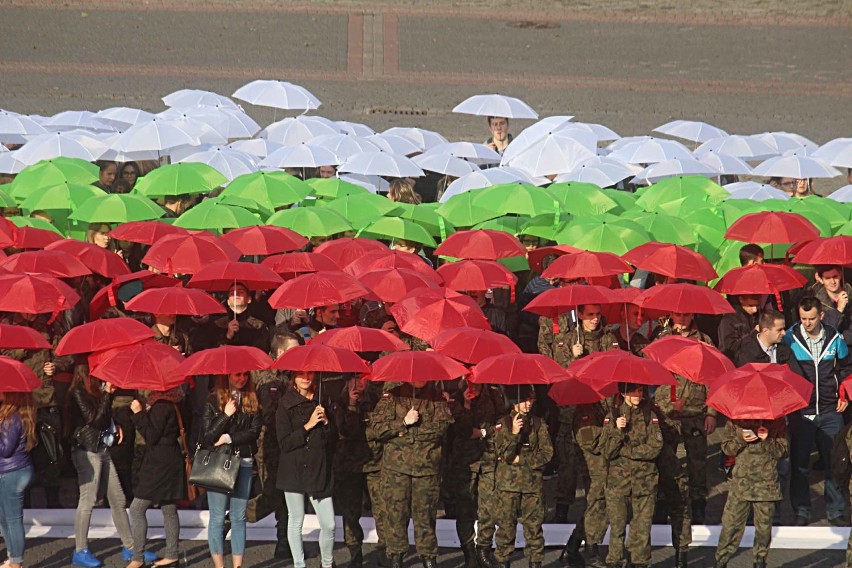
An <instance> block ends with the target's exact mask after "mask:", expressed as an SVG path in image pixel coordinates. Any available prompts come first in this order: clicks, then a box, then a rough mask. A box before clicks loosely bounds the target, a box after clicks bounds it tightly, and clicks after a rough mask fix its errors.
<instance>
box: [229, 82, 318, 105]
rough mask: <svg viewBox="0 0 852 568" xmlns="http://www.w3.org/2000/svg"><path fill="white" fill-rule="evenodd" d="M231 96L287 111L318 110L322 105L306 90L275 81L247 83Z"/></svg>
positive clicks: (291, 84) (298, 86)
mask: <svg viewBox="0 0 852 568" xmlns="http://www.w3.org/2000/svg"><path fill="white" fill-rule="evenodd" d="M231 96H232V97H234V98H235V99H240V100H241V101H245V102H247V103H250V104H253V105H257V106H265V107H272V108H280V109H285V110H304V111H308V110H316V109H318V108H319V107H320V105H321V104H322V103H321V102H320V100H319V99H318V98H316V97H315V96H314V95H313V93H311V92H310V91H309V90H307V89H306V88H304V87H302V86H300V85H295V84H293V83H288V82H287V81H276V80H273V79H257V80H255V81H251V82H249V83H246V84H245V85H243V86H242V87H240V88H239V89H237V90H236V91H234V94H233V95H231Z"/></svg>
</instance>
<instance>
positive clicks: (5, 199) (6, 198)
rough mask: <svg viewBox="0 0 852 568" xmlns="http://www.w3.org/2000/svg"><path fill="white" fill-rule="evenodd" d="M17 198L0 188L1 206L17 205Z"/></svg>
mask: <svg viewBox="0 0 852 568" xmlns="http://www.w3.org/2000/svg"><path fill="white" fill-rule="evenodd" d="M17 206H18V204H17V203H15V200H14V199H12V197H11V196H10V195H9V194H8V193H6V192H5V191H3V190H0V207H17Z"/></svg>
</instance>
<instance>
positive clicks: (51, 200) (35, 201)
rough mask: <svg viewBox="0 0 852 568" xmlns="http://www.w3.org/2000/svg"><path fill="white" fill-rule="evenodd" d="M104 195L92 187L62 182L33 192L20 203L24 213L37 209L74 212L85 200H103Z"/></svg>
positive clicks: (104, 193)
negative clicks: (99, 198)
mask: <svg viewBox="0 0 852 568" xmlns="http://www.w3.org/2000/svg"><path fill="white" fill-rule="evenodd" d="M106 195H107V194H106V192H104V191H102V190H100V189H98V188H97V187H95V186H92V185H80V184H74V183H68V182H63V183H61V184H58V185H51V186H48V187H40V188H38V189H35V190H33V191H32V192H31V193H30V194H29V195H28V196H27V198H26V199H24V200H23V201H22V202H21V209H23V210H25V211H35V210H38V209H45V210H48V211H54V210H65V211H74V210H76V209H77V208H78V207H80V206H81V205H82V204H83V203H85V202H86V201H87V200H89V199H92V198H95V197H101V198H103V197H106Z"/></svg>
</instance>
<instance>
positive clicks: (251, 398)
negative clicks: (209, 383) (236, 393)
mask: <svg viewBox="0 0 852 568" xmlns="http://www.w3.org/2000/svg"><path fill="white" fill-rule="evenodd" d="M242 393H243V395H242V400H241V401H240V409H241V410H243V411H244V412H245V413H246V414H256V413H257V412H258V411H259V410H260V403H258V402H257V391H256V390H255V388H254V377H252V374H251V373H249V374H248V380H247V381H246V386H244V387H243V388H242ZM216 396H217V397H218V398H219V410H221V411H222V412H224V411H225V405H226V404H228V401H229V400H230V399H231V385H230V383H229V382H228V375H219V376H218V377H216Z"/></svg>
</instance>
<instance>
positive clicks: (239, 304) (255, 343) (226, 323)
mask: <svg viewBox="0 0 852 568" xmlns="http://www.w3.org/2000/svg"><path fill="white" fill-rule="evenodd" d="M251 302H252V295H251V291H250V290H249V288H248V286H246V285H245V284H242V283H241V282H236V283H234V284H233V285H231V286H229V287H228V290H227V298H226V302H225V304H226V308H227V313H226V314H225V315H223V316H221V317H218V318H215V319H211V320H210V322H209V323H208V324H207V325H206V326H204V328H203V329H202V330H199V333H200V335H201V337H199V338H198V342H199V344H200V345H198V347H200V348H204V347H215V346H218V345H249V346H252V347H257V348H258V349H260V350H261V351H264V352H266V351H269V329H268V326H267V325H266V323H264V322H263V321H262V320H260V319H258V318H256V317H254V316H252V315H251V314H250V313H249V305H250V304H251Z"/></svg>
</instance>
